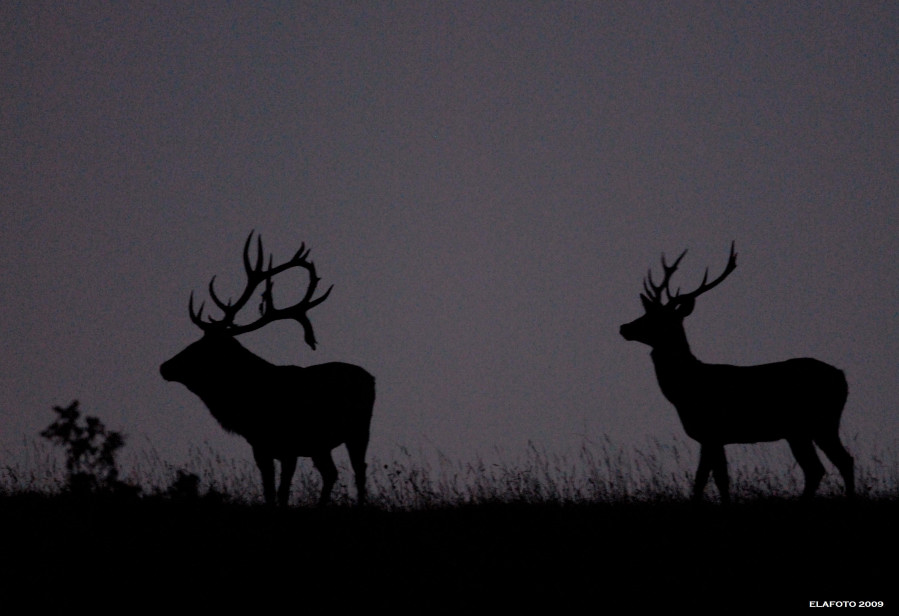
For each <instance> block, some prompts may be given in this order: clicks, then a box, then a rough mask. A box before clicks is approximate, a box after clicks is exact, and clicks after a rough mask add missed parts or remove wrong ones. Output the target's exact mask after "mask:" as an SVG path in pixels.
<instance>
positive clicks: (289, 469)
mask: <svg viewBox="0 0 899 616" xmlns="http://www.w3.org/2000/svg"><path fill="white" fill-rule="evenodd" d="M296 470H297V459H296V458H289V457H288V458H283V459H282V460H281V484H280V485H279V486H278V504H279V505H281V506H282V507H287V503H288V502H289V501H290V482H291V481H292V480H293V474H294V472H295V471H296Z"/></svg>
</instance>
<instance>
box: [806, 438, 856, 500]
mask: <svg viewBox="0 0 899 616" xmlns="http://www.w3.org/2000/svg"><path fill="white" fill-rule="evenodd" d="M815 442H816V443H817V444H818V447H820V448H821V451H823V452H824V455H826V456H827V457H828V459H829V460H830V461H831V462H833V464H834V466H836V467H837V470H839V471H840V475H842V476H843V485H844V486H845V487H846V496H849V497H850V498H851V497H853V496H855V462H854V461H853V460H852V456H850V455H849V452H848V451H846V448H845V447H843V443H841V442H840V437H839V435H837V434H834V435H833V436H828V437H824V438H817V439H815Z"/></svg>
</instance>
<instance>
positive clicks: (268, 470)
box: [253, 447, 275, 505]
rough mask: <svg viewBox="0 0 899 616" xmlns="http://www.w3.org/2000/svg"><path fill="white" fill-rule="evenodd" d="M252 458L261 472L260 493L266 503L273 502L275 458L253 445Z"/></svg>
mask: <svg viewBox="0 0 899 616" xmlns="http://www.w3.org/2000/svg"><path fill="white" fill-rule="evenodd" d="M253 459H254V460H256V466H258V467H259V472H260V473H262V494H263V496H265V504H266V505H274V504H275V459H274V458H272V457H271V456H269V455H267V454H265V453H263V452H262V451H260V450H259V449H257V448H256V447H253Z"/></svg>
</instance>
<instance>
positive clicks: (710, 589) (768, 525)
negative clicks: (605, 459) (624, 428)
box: [0, 495, 899, 614]
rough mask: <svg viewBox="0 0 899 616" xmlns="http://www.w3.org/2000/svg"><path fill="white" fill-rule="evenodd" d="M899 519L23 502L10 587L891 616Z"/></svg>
mask: <svg viewBox="0 0 899 616" xmlns="http://www.w3.org/2000/svg"><path fill="white" fill-rule="evenodd" d="M897 520H899V502H896V501H877V502H872V501H866V500H860V501H858V502H855V503H853V504H849V503H847V502H845V501H843V500H840V499H833V500H830V499H822V500H818V501H816V502H814V503H812V504H811V505H802V504H800V503H798V502H797V501H795V500H789V501H786V500H770V501H756V502H748V503H742V504H737V505H734V506H732V507H729V508H723V507H721V506H719V505H713V504H708V505H703V506H699V507H696V506H692V505H690V504H687V503H680V502H668V503H660V504H645V503H633V504H627V503H613V504H583V505H564V506H563V505H533V504H522V505H514V504H497V505H478V506H463V507H458V508H452V509H441V510H431V511H412V512H385V511H378V510H365V511H357V510H352V509H348V508H342V507H332V508H329V509H325V510H314V509H312V510H310V509H291V510H289V511H277V510H268V509H265V508H263V507H250V506H246V505H229V504H221V503H214V502H204V501H202V500H200V501H193V502H176V501H170V500H163V499H153V498H145V499H140V500H121V499H120V500H112V499H108V500H104V499H99V500H98V499H96V498H94V499H92V500H85V499H80V500H79V499H74V498H71V497H61V496H57V497H48V496H32V495H12V496H5V497H2V498H0V527H2V528H3V532H4V535H5V538H4V540H3V547H2V552H3V555H2V565H0V567H2V569H0V573H2V575H0V587H2V588H0V590H2V596H3V597H4V598H5V599H6V600H7V601H11V600H13V598H14V597H21V598H23V599H25V600H26V601H28V602H29V603H30V604H33V605H34V606H35V607H39V608H41V611H42V612H43V613H48V612H49V613H53V612H55V613H68V612H69V611H71V610H72V609H73V608H75V607H76V606H81V607H89V609H91V610H92V611H93V612H94V613H113V612H114V613H129V611H130V610H131V609H132V608H135V609H136V608H140V607H144V608H150V607H154V608H164V609H166V612H167V613H168V611H170V610H174V609H175V608H176V607H177V611H178V612H179V613H182V612H188V613H190V612H193V611H198V612H199V611H202V612H203V613H216V612H218V613H232V612H233V613H243V612H245V611H246V609H245V608H246V606H247V605H248V604H250V603H252V604H256V605H255V607H256V608H257V609H259V610H260V611H266V612H267V611H271V610H269V609H266V608H272V609H277V610H278V611H279V612H280V611H284V612H289V613H320V612H322V611H324V610H325V609H327V611H334V612H336V613H345V612H346V611H348V610H349V608H352V607H361V608H363V609H364V608H366V607H367V606H375V605H382V606H387V607H389V608H391V609H393V610H394V612H396V613H407V612H413V611H415V612H424V613H462V614H465V613H483V612H490V611H495V610H496V609H502V610H503V612H507V610H509V609H513V610H514V609H516V608H519V607H529V608H538V607H539V608H545V607H554V608H557V609H561V610H566V611H570V610H573V609H575V608H578V607H580V606H581V605H582V604H583V605H584V606H585V607H586V612H587V613H613V614H618V613H639V612H642V611H644V610H646V609H653V610H657V612H656V613H664V612H668V611H669V610H670V611H681V610H684V609H688V610H691V611H692V613H741V612H744V611H746V610H749V609H751V610H759V609H762V610H764V611H765V612H766V613H767V612H771V613H777V612H793V611H800V610H802V611H805V610H808V609H809V602H810V601H819V602H821V601H831V600H841V601H857V602H861V601H884V602H886V603H887V606H886V608H885V609H879V610H876V613H887V612H893V611H897V610H896V608H897V607H899V602H897V601H896V599H897V598H899V592H897V589H899V583H897V578H899V576H897V573H899V566H897V564H896V556H897V554H899V550H897V548H899V541H897V536H899V533H897V532H896V521H897ZM307 608H308V609H307ZM310 610H312V611H310ZM354 611H355V610H354ZM579 611H580V612H583V611H584V610H583V609H581V610H579ZM7 613H12V612H7Z"/></svg>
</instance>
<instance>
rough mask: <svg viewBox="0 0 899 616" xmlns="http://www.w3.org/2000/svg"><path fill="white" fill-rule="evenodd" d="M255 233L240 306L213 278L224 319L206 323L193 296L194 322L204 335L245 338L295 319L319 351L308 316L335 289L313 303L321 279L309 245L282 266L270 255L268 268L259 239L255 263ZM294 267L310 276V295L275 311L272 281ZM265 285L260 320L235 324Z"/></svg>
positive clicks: (190, 305) (247, 254)
mask: <svg viewBox="0 0 899 616" xmlns="http://www.w3.org/2000/svg"><path fill="white" fill-rule="evenodd" d="M253 233H254V231H250V235H249V236H247V241H246V242H245V243H244V247H243V266H244V271H245V272H246V274H247V284H246V286H245V287H244V290H243V293H241V295H240V297H239V298H237V301H236V302H232V301H231V300H230V299H229V300H228V301H227V302H224V301H222V300H221V299H220V298H219V296H218V295H217V294H216V292H215V276H213V277H212V280H210V281H209V297H210V298H212V301H213V303H214V304H215V305H216V307H218V309H219V310H221V311H222V314H223V316H222V318H221V319H214V318H212V317H207V318H206V319H204V318H203V307H204V304H203V303H201V304H200V308H199V310H196V311H195V310H194V294H193V292H191V294H190V301H189V303H188V311H189V312H190V320H191V321H193V323H194V324H195V325H196V326H197V327H199V328H200V329H202V330H203V331H206V332H208V331H219V332H223V333H226V334H228V335H230V336H237V335H239V334H245V333H247V332H251V331H254V330H257V329H260V328H261V327H263V326H265V325H267V324H269V323H271V322H273V321H279V320H282V319H293V320H294V321H296V322H297V323H299V324H300V325H302V327H303V332H304V335H305V336H304V339H305V341H306V344H308V345H309V346H310V348H312V349H315V345H316V340H315V333H314V332H313V330H312V323H311V322H310V321H309V317H308V316H307V315H306V312H307V311H309V310H310V309H312V308H315V307H316V306H318V305H319V304H320V303H322V302H323V301H325V299H327V297H328V295H329V294H330V293H331V289H333V288H334V286H333V285H331V286H330V287H328V290H327V291H325V292H324V293H323V294H322V295H320V296H319V297H316V298H314V299H313V296H314V295H315V290H316V287H317V286H318V283H319V281H320V280H321V278H319V277H318V275H316V273H315V264H313V263H312V261H309V260H308V259H307V257H308V256H309V252H310V250H311V249H307V248H306V244H305V243H303V244H300V249H299V250H298V251H297V252H296V254H295V255H294V256H293V258H292V259H290V260H289V261H287V262H285V263H282V264H281V265H276V266H273V265H272V257H271V255H269V259H268V267H265V258H264V253H263V250H262V236H259V235H257V236H256V258H255V262H251V260H250V244H251V243H252V240H253ZM294 267H301V268H303V269H305V270H306V271H308V272H309V286H308V287H307V288H306V293H305V295H304V296H303V299H301V300H300V301H299V302H298V303H296V304H294V305H293V306H289V307H287V308H275V304H274V298H273V295H272V287H273V286H274V283H273V282H272V278H273V277H274V276H276V275H277V274H280V273H281V272H283V271H286V270H288V269H291V268H294ZM263 282H264V283H265V288H264V289H263V291H262V301H261V303H260V304H259V314H260V315H261V316H260V318H259V319H257V320H256V321H254V322H252V323H247V324H246V325H237V324H236V323H235V322H234V319H235V318H236V317H237V313H238V312H240V311H241V309H243V307H244V306H246V304H247V302H248V301H250V298H251V297H253V293H254V292H255V290H256V288H257V287H258V286H259V285H260V284H262V283H263Z"/></svg>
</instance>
